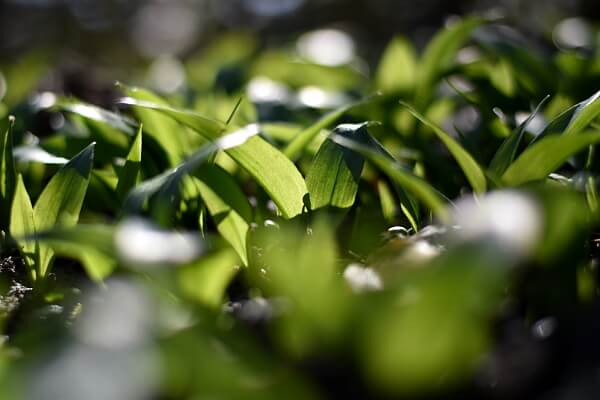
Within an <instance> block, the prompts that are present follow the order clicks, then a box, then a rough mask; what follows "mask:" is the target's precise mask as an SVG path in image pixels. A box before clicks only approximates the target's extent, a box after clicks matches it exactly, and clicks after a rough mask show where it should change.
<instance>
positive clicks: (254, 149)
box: [124, 99, 307, 218]
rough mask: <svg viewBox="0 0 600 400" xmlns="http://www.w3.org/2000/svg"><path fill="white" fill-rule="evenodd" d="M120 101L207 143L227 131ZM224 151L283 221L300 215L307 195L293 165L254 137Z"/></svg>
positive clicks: (179, 113)
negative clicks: (191, 132)
mask: <svg viewBox="0 0 600 400" xmlns="http://www.w3.org/2000/svg"><path fill="white" fill-rule="evenodd" d="M124 102H125V103H127V104H132V105H135V106H138V107H146V108H149V109H152V110H156V111H157V112H162V113H165V114H167V115H169V116H171V117H172V118H174V119H176V120H177V121H179V122H181V123H182V124H184V125H187V126H189V127H190V128H192V129H194V130H195V131H197V132H198V133H200V134H201V135H202V136H204V137H205V138H206V139H208V140H215V139H217V138H219V137H220V136H221V134H222V133H223V132H224V131H225V130H226V129H227V127H226V125H225V124H224V123H223V122H221V121H217V120H213V119H210V118H206V117H203V116H201V115H199V114H197V113H194V112H191V111H186V110H177V109H174V108H170V107H163V106H160V105H158V104H153V103H147V102H139V101H136V100H134V99H126V100H124ZM225 151H226V153H227V154H228V155H229V156H230V157H231V158H232V159H234V160H235V161H236V162H237V163H238V164H239V165H240V166H241V167H242V168H244V169H245V170H246V172H248V173H249V174H250V175H251V176H252V177H253V178H254V179H255V180H256V182H257V183H258V184H259V185H260V186H261V187H262V188H263V189H264V190H265V192H267V194H268V195H269V197H270V198H271V199H272V200H273V201H274V202H275V204H276V205H277V207H278V209H279V211H280V212H281V214H282V215H283V216H284V217H285V218H293V217H295V216H296V215H299V214H301V213H302V210H303V207H304V202H303V199H304V196H305V195H306V192H307V189H306V184H305V183H304V179H303V178H302V175H301V174H300V172H299V171H298V169H297V168H296V166H295V165H294V163H292V162H291V161H290V159H289V158H287V157H286V156H285V155H284V154H283V153H282V152H280V151H279V150H278V149H276V148H275V147H273V146H272V145H271V144H269V143H268V142H267V141H265V140H264V139H263V138H261V137H259V136H254V137H252V138H250V139H249V140H247V141H246V142H244V144H243V145H241V146H238V147H231V148H228V149H225Z"/></svg>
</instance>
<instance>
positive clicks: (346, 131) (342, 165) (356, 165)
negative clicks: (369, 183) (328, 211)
mask: <svg viewBox="0 0 600 400" xmlns="http://www.w3.org/2000/svg"><path fill="white" fill-rule="evenodd" d="M332 135H337V136H341V137H347V138H352V139H353V140H355V141H357V142H360V143H366V142H367V141H368V139H369V137H368V135H369V134H368V132H367V123H362V124H342V125H339V126H338V127H337V128H335V129H334V130H333V133H332ZM363 164H364V160H363V158H362V156H361V155H360V154H358V153H355V152H354V151H352V150H351V149H348V148H346V147H343V146H340V145H339V144H337V143H335V142H334V141H332V140H330V139H327V140H326V141H325V142H324V143H323V144H322V145H321V148H320V149H319V151H318V152H317V155H316V156H315V158H314V159H313V162H312V165H311V168H310V171H309V172H308V174H307V176H306V186H307V187H308V193H309V200H310V208H311V209H312V210H316V209H318V208H321V207H325V206H332V207H338V208H349V207H351V206H352V205H353V204H354V199H355V197H356V192H357V191H358V182H359V180H360V176H361V173H362V168H363Z"/></svg>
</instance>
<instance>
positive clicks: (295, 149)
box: [283, 99, 370, 160]
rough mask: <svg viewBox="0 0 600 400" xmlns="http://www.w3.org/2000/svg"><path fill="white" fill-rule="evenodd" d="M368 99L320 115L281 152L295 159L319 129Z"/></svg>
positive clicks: (317, 133)
mask: <svg viewBox="0 0 600 400" xmlns="http://www.w3.org/2000/svg"><path fill="white" fill-rule="evenodd" d="M369 100H370V99H366V100H362V101H358V102H356V103H352V104H348V105H345V106H343V107H340V108H338V109H337V110H334V111H331V112H329V113H327V114H326V115H324V116H323V117H321V118H320V119H319V120H318V121H317V122H315V123H314V124H312V125H311V126H309V127H308V128H306V129H304V130H303V131H302V132H300V133H298V134H297V135H296V136H295V137H294V138H293V139H292V140H291V141H290V142H289V143H288V144H287V146H286V147H285V149H284V150H283V153H284V154H285V155H286V156H288V158H289V159H291V160H295V159H297V158H298V157H299V156H300V155H301V154H302V152H303V151H304V149H305V148H306V147H307V146H308V145H309V144H310V143H312V141H313V140H314V139H315V138H316V137H317V135H319V133H320V132H321V130H323V129H325V128H327V127H328V126H330V125H331V124H333V123H335V121H337V120H338V119H340V118H341V117H342V115H344V114H345V113H347V112H348V111H349V110H350V109H352V108H354V107H356V106H359V105H362V104H364V103H365V102H368V101H369Z"/></svg>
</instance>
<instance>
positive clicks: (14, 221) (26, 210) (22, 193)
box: [9, 175, 38, 280]
mask: <svg viewBox="0 0 600 400" xmlns="http://www.w3.org/2000/svg"><path fill="white" fill-rule="evenodd" d="M9 230H10V234H11V236H12V237H13V238H16V239H17V242H18V244H19V247H20V251H21V254H22V255H23V259H24V261H25V264H26V265H27V266H28V269H29V273H30V277H31V278H32V280H35V278H36V276H35V270H34V267H35V265H36V264H37V261H38V254H37V250H38V249H37V246H36V243H35V242H33V241H27V240H23V238H24V237H26V236H28V235H31V234H35V223H34V221H33V206H32V205H31V199H30V198H29V194H28V193H27V189H26V188H25V184H24V183H23V177H22V176H21V175H18V177H17V185H16V188H15V196H14V200H13V203H12V209H11V218H10V226H9Z"/></svg>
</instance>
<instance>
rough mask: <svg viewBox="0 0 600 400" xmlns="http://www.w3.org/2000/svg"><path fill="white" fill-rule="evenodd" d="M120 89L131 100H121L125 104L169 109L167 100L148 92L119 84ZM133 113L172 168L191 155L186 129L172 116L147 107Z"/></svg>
mask: <svg viewBox="0 0 600 400" xmlns="http://www.w3.org/2000/svg"><path fill="white" fill-rule="evenodd" d="M119 87H121V88H122V89H123V91H124V92H125V94H126V95H127V96H129V98H127V99H122V100H121V102H124V103H125V104H132V103H136V102H139V103H149V104H155V105H158V106H160V107H164V108H169V104H168V103H167V102H166V101H165V100H163V99H162V98H160V97H159V96H157V95H156V94H154V93H152V92H150V91H148V90H145V89H140V88H130V87H127V86H125V85H122V84H119ZM130 100H131V101H130ZM149 108H152V107H149ZM133 111H134V113H135V115H136V117H137V118H138V119H139V120H140V122H141V123H142V124H143V125H144V132H146V133H147V134H148V135H150V136H151V137H152V138H153V139H154V140H155V141H156V142H157V143H158V144H159V145H160V146H161V147H162V149H163V151H164V152H165V153H166V154H167V157H168V159H169V163H170V166H173V165H177V164H178V163H180V162H181V161H182V160H183V158H184V156H185V155H186V154H189V149H188V148H187V147H188V146H187V143H188V140H187V132H186V130H185V128H183V127H182V126H181V125H179V124H178V123H177V122H176V121H174V120H173V118H172V116H171V118H170V117H169V116H166V115H164V114H161V113H156V112H153V111H152V110H149V109H147V108H146V107H134V110H133ZM173 112H176V110H173Z"/></svg>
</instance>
